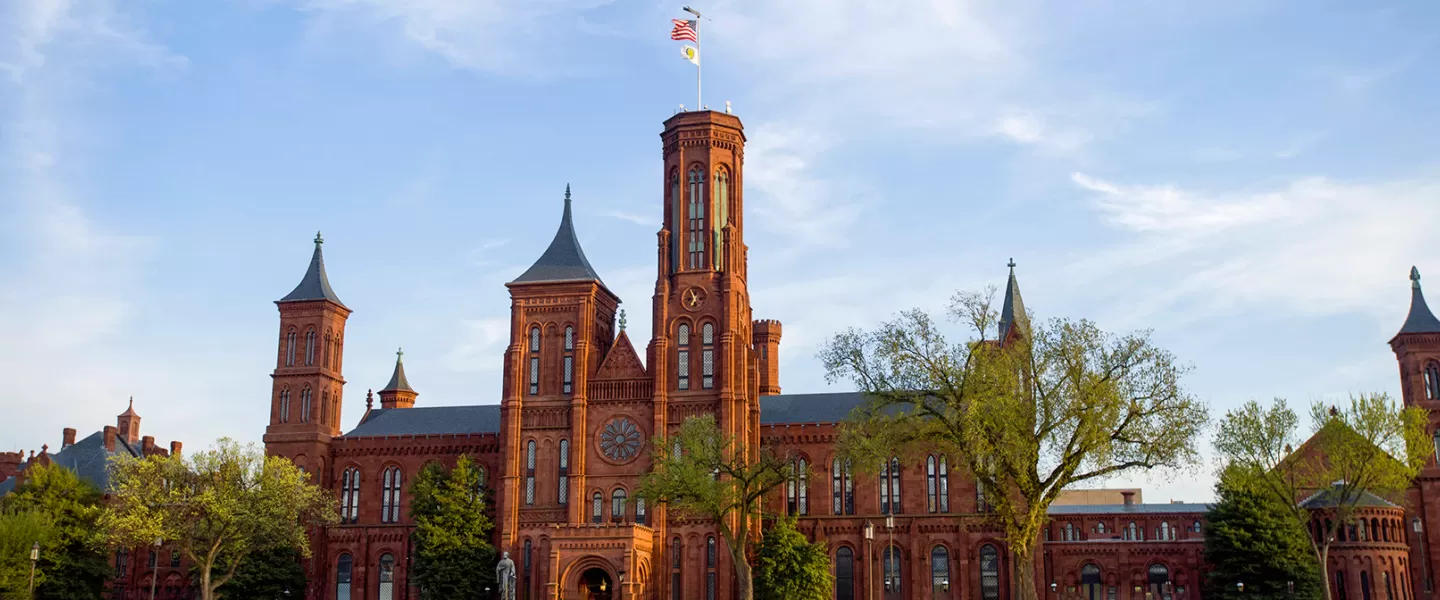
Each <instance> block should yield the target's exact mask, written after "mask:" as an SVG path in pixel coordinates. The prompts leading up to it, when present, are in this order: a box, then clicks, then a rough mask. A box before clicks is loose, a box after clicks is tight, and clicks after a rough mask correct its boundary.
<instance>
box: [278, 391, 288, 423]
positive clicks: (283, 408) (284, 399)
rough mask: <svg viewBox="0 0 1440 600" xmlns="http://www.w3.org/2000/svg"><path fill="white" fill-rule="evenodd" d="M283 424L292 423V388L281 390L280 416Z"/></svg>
mask: <svg viewBox="0 0 1440 600" xmlns="http://www.w3.org/2000/svg"><path fill="white" fill-rule="evenodd" d="M279 419H280V422H281V423H289V422H290V388H285V389H283V390H280V415H279Z"/></svg>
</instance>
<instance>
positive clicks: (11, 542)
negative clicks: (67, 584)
mask: <svg viewBox="0 0 1440 600" xmlns="http://www.w3.org/2000/svg"><path fill="white" fill-rule="evenodd" d="M57 537H59V536H58V535H57V534H56V531H55V527H54V526H53V525H51V524H50V522H49V521H48V520H47V519H46V518H45V517H44V515H41V514H40V513H37V512H3V513H0V598H25V597H27V593H28V591H29V586H30V548H31V547H32V546H33V545H34V544H35V543H36V542H39V544H40V556H42V557H43V556H45V555H46V554H47V553H48V552H50V550H52V549H54V548H55V540H56V538H57ZM50 577H52V575H50V574H49V573H47V572H46V571H45V570H44V569H39V568H37V569H35V584H36V585H40V584H42V583H44V582H45V581H47V580H48V579H49V578H50Z"/></svg>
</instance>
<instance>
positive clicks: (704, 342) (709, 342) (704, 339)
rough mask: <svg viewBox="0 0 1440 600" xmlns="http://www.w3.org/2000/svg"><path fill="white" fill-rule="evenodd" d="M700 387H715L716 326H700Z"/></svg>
mask: <svg viewBox="0 0 1440 600" xmlns="http://www.w3.org/2000/svg"><path fill="white" fill-rule="evenodd" d="M700 387H701V388H702V389H707V390H708V389H711V388H714V387H715V324H714V323H706V324H704V325H701V326H700Z"/></svg>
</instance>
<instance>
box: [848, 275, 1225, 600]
mask: <svg viewBox="0 0 1440 600" xmlns="http://www.w3.org/2000/svg"><path fill="white" fill-rule="evenodd" d="M993 297H994V290H993V288H992V289H991V290H988V291H987V292H978V293H977V292H969V293H967V292H961V293H958V294H956V295H955V296H954V297H953V299H952V301H951V304H950V307H949V311H948V312H949V314H950V316H951V317H952V318H953V319H954V320H955V321H958V322H960V323H962V324H963V325H964V326H965V327H966V328H967V329H970V330H971V333H970V337H969V339H967V340H966V341H963V342H960V343H951V342H949V341H947V339H946V337H945V334H944V333H943V332H942V331H941V326H940V324H938V323H937V322H936V321H935V320H934V319H932V318H931V317H930V315H929V314H927V313H926V312H924V311H922V310H918V309H916V310H910V311H907V312H904V313H901V314H900V315H899V316H898V317H897V318H896V319H894V320H892V321H889V322H886V323H883V324H881V325H880V326H879V327H878V328H877V329H875V330H874V331H860V330H855V329H850V330H848V331H845V332H842V333H839V334H837V335H836V336H834V338H832V339H831V340H830V341H829V343H828V344H827V346H826V347H825V349H824V350H822V351H821V358H822V359H823V360H824V363H825V367H826V371H827V376H828V378H829V379H830V380H831V381H832V382H833V381H835V380H838V379H846V378H848V379H850V380H852V381H853V382H854V383H855V385H856V387H858V388H859V389H860V391H862V392H864V393H865V394H866V395H867V396H868V400H867V402H866V403H865V404H864V405H863V406H861V407H859V408H858V409H857V410H856V412H855V414H852V415H851V417H850V418H848V419H847V420H846V422H845V423H843V424H842V426H841V440H840V446H841V449H842V452H843V453H844V454H846V455H848V456H850V457H851V458H852V460H854V461H855V466H856V468H857V469H859V470H861V471H870V470H877V469H878V467H879V466H880V465H882V464H884V462H885V461H887V460H889V459H890V457H892V456H896V454H901V455H906V456H907V458H913V459H917V460H918V457H919V456H920V455H921V454H923V453H926V452H942V453H945V454H947V455H949V457H950V458H951V460H953V461H956V463H959V464H964V466H967V467H968V468H969V471H970V472H971V474H972V475H973V477H974V478H975V479H976V480H977V482H978V483H979V485H981V486H982V488H983V489H985V490H991V492H990V493H987V494H986V496H985V499H986V501H987V503H988V504H989V506H988V509H989V510H990V511H992V514H991V517H992V518H993V519H994V522H995V523H996V524H997V525H1000V526H1001V527H1003V528H1004V530H1005V537H1006V544H1007V546H1008V547H1009V549H1010V551H1011V553H1013V555H1014V556H1015V560H1014V564H1015V571H1016V575H1017V577H1016V579H1017V581H1016V591H1017V594H1018V597H1019V599H1020V600H1034V599H1035V598H1036V588H1035V572H1034V571H1035V567H1034V560H1033V556H1034V551H1035V548H1036V546H1037V545H1038V542H1039V540H1038V537H1039V533H1040V531H1041V528H1042V527H1044V525H1045V523H1046V521H1047V519H1048V515H1047V512H1048V509H1049V507H1050V504H1051V502H1053V501H1054V500H1055V498H1056V496H1058V495H1059V494H1060V492H1061V490H1064V489H1065V488H1067V487H1071V486H1073V485H1075V484H1079V483H1082V482H1085V481H1090V480H1096V479H1101V478H1105V477H1109V476H1114V475H1120V474H1122V473H1127V472H1134V471H1142V470H1148V469H1153V468H1156V467H1177V468H1178V467H1187V466H1192V465H1196V464H1198V462H1199V454H1198V452H1197V451H1196V449H1195V447H1196V444H1195V441H1196V438H1197V437H1198V435H1199V433H1200V432H1201V430H1203V429H1204V427H1205V425H1206V423H1207V422H1208V420H1209V411H1208V409H1207V407H1206V406H1205V405H1204V404H1203V403H1201V402H1200V401H1198V400H1196V399H1195V398H1194V397H1192V396H1191V395H1190V394H1189V393H1188V392H1186V391H1185V389H1184V388H1183V387H1182V386H1181V384H1180V379H1181V376H1182V375H1183V374H1184V372H1185V369H1184V368H1183V367H1181V366H1180V365H1177V364H1176V362H1175V359H1174V357H1173V356H1172V355H1171V354H1170V353H1169V352H1167V351H1165V350H1163V349H1161V348H1158V347H1156V346H1155V345H1154V344H1152V343H1151V341H1150V339H1149V336H1148V333H1136V334H1130V335H1125V336H1115V335H1112V334H1108V333H1105V332H1104V331H1101V330H1100V329H1099V328H1098V327H1096V326H1095V324H1094V323H1091V322H1089V321H1084V320H1080V321H1072V320H1063V319H1057V320H1052V321H1050V322H1048V323H1045V324H1043V325H1041V326H1037V327H1033V328H1032V327H1031V326H1030V325H1029V322H1030V320H1029V318H1028V317H1027V316H1026V315H1024V314H1023V309H1020V312H1019V313H1016V314H1009V315H1006V316H1007V322H1006V325H1007V326H1008V328H1007V332H1006V334H1005V338H1004V339H1003V340H997V339H994V338H990V337H988V336H989V334H990V333H992V332H997V331H998V330H999V315H998V314H997V312H996V311H995V310H993V308H992V306H993V303H992V300H993ZM997 337H998V336H997ZM896 449H898V451H896ZM892 452H894V453H892ZM962 461H963V462H962Z"/></svg>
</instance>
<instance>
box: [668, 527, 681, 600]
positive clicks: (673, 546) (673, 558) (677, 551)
mask: <svg viewBox="0 0 1440 600" xmlns="http://www.w3.org/2000/svg"><path fill="white" fill-rule="evenodd" d="M684 551H685V545H684V543H683V542H681V541H680V536H678V535H677V536H675V537H674V538H673V539H671V540H670V600H685V588H684V586H683V585H682V584H683V583H684V579H683V578H682V577H681V576H680V566H681V565H682V564H684V562H685V552H684Z"/></svg>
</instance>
